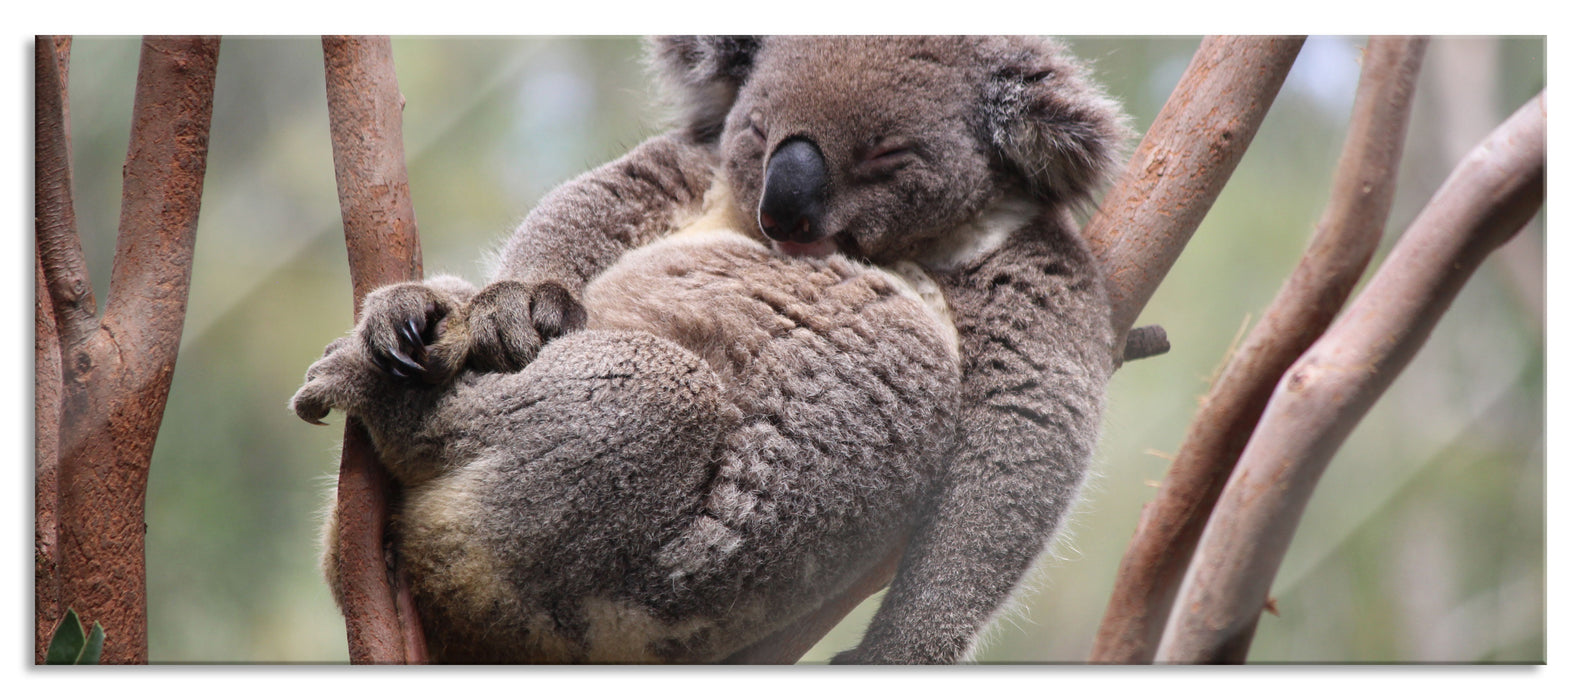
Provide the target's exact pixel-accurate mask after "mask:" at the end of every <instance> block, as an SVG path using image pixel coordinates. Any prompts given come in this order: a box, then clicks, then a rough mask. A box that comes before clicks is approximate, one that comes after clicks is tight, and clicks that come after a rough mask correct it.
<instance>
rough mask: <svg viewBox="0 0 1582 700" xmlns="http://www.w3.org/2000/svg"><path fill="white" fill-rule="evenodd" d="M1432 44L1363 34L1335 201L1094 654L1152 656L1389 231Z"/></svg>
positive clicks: (1182, 458)
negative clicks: (1289, 400) (1223, 495)
mask: <svg viewBox="0 0 1582 700" xmlns="http://www.w3.org/2000/svg"><path fill="white" fill-rule="evenodd" d="M1426 44H1427V41H1426V40H1425V39H1422V38H1409V37H1389V38H1376V39H1373V40H1372V41H1370V42H1369V43H1368V49H1367V52H1366V54H1365V57H1364V63H1363V68H1362V76H1361V80H1360V83H1359V85H1358V89H1357V99H1356V101H1355V103H1354V105H1353V108H1352V119H1351V129H1350V131H1349V133H1348V134H1347V137H1346V143H1345V146H1344V147H1343V149H1342V153H1341V157H1340V162H1339V164H1338V165H1337V167H1336V174H1335V182H1334V186H1333V188H1332V190H1331V194H1330V202H1329V207H1328V208H1327V209H1326V210H1325V212H1324V214H1323V216H1322V218H1321V219H1320V221H1319V225H1318V230H1317V233H1316V234H1315V235H1314V238H1313V241H1312V243H1311V245H1310V246H1309V247H1308V249H1307V251H1306V253H1304V254H1303V256H1302V259H1301V261H1300V262H1299V263H1298V264H1297V268H1296V270H1295V271H1294V272H1293V273H1292V275H1291V277H1290V278H1288V279H1287V280H1286V283H1285V285H1284V286H1283V287H1282V288H1281V289H1280V292H1279V294H1278V295H1276V297H1275V300H1274V302H1273V304H1271V305H1270V308H1269V310H1268V312H1267V313H1265V315H1264V316H1263V318H1262V319H1261V320H1260V321H1259V323H1258V325H1257V326H1256V327H1254V328H1253V330H1252V333H1251V334H1250V335H1249V336H1248V338H1247V341H1246V342H1245V343H1243V344H1242V346H1241V349H1240V350H1238V351H1237V353H1236V355H1235V357H1234V358H1233V359H1232V360H1231V362H1230V364H1229V365H1228V366H1227V367H1226V369H1225V371H1224V372H1223V373H1222V374H1221V375H1220V378H1219V380H1218V381H1217V382H1216V383H1215V385H1214V388H1213V390H1212V391H1211V392H1210V393H1209V396H1208V397H1207V398H1206V399H1205V400H1204V402H1203V403H1202V405H1201V407H1200V408H1199V410H1198V413H1197V416H1196V417H1195V418H1194V419H1193V422H1192V425H1191V427H1190V428H1188V431H1187V437H1186V440H1185V441H1184V442H1183V444H1182V448H1181V450H1180V451H1179V452H1178V453H1177V455H1176V457H1175V460H1174V461H1173V462H1172V464H1171V465H1170V470H1169V471H1168V472H1167V473H1166V475H1165V479H1164V483H1163V485H1162V487H1161V489H1160V491H1159V496H1158V497H1157V498H1155V499H1154V500H1153V501H1152V502H1151V503H1149V504H1148V505H1147V506H1146V507H1145V508H1144V510H1143V515H1142V520H1141V522H1140V523H1139V524H1138V526H1137V531H1136V532H1135V533H1134V534H1133V535H1132V540H1131V544H1130V545H1129V547H1128V549H1127V552H1126V554H1125V556H1124V557H1123V558H1122V560H1121V567H1120V573H1119V575H1118V576H1117V580H1116V583H1115V591H1114V594H1113V595H1112V596H1111V598H1110V603H1109V607H1108V609H1107V610H1106V611H1105V615H1104V620H1103V621H1102V622H1101V623H1100V625H1099V632H1098V635H1097V638H1096V640H1095V641H1094V646H1093V654H1092V656H1091V657H1090V660H1091V661H1093V662H1095V663H1130V664H1139V663H1149V662H1151V661H1152V660H1153V657H1154V651H1155V649H1156V648H1157V647H1158V643H1159V637H1160V635H1161V634H1162V633H1163V632H1164V624H1165V621H1166V619H1168V616H1169V613H1170V607H1171V604H1172V603H1173V602H1174V600H1175V594H1176V591H1177V589H1178V588H1179V585H1180V582H1181V576H1182V575H1183V574H1184V573H1185V571H1186V567H1187V563H1188V562H1189V561H1190V560H1191V556H1192V551H1193V549H1194V548H1195V547H1196V545H1197V540H1198V536H1199V535H1200V534H1201V533H1202V531H1203V525H1204V523H1205V522H1207V520H1208V516H1209V512H1210V511H1211V510H1212V509H1213V507H1214V501H1215V499H1217V498H1218V497H1219V493H1220V490H1221V489H1222V488H1223V486H1224V484H1225V480H1226V479H1228V478H1229V476H1230V471H1231V468H1232V467H1233V466H1235V464H1236V459H1237V457H1239V456H1240V454H1241V450H1242V448H1243V447H1244V446H1245V445H1246V444H1247V438H1248V436H1249V435H1251V434H1252V430H1253V427H1254V426H1255V425H1257V422H1258V417H1259V415H1261V414H1262V413H1263V408H1264V405H1265V404H1266V403H1267V402H1268V399H1269V395H1270V394H1272V393H1273V392H1274V388H1275V385H1276V383H1278V381H1279V378H1280V375H1281V374H1282V373H1283V372H1285V370H1286V368H1287V367H1289V366H1290V365H1291V363H1292V362H1294V361H1295V360H1296V358H1297V357H1298V356H1299V355H1300V354H1301V353H1302V351H1304V350H1306V349H1307V347H1308V346H1309V345H1310V344H1312V342H1313V341H1314V339H1316V338H1317V337H1318V336H1319V334H1321V333H1323V332H1324V329H1325V328H1327V327H1328V326H1329V323H1330V321H1331V320H1332V319H1333V318H1334V316H1335V314H1336V313H1338V312H1339V311H1340V307H1341V305H1342V304H1344V302H1345V300H1346V297H1347V295H1348V294H1349V293H1350V292H1351V288H1352V286H1353V285H1355V284H1356V282H1357V280H1358V279H1359V278H1360V277H1361V276H1362V273H1363V270H1364V269H1365V268H1366V267H1367V265H1368V261H1369V260H1370V259H1371V258H1372V256H1373V251H1374V249H1375V248H1376V247H1377V246H1378V243H1379V239H1380V237H1381V236H1382V235H1383V232H1384V225H1385V221H1386V220H1387V219H1388V217H1389V213H1390V205H1391V203H1392V201H1393V200H1394V192H1395V176H1396V170H1397V166H1398V164H1399V162H1400V157H1401V149H1402V145H1403V144H1404V143H1405V136H1406V123H1407V117H1408V116H1409V114H1410V111H1411V102H1412V95H1413V92H1414V88H1415V85H1416V79H1417V75H1418V72H1419V70H1420V68H1421V66H1422V57H1423V50H1424V48H1425V46H1426Z"/></svg>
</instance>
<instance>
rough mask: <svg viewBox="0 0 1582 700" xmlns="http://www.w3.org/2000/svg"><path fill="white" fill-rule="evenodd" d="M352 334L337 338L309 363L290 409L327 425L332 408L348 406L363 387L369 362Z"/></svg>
mask: <svg viewBox="0 0 1582 700" xmlns="http://www.w3.org/2000/svg"><path fill="white" fill-rule="evenodd" d="M359 355H360V353H359V352H358V351H357V346H356V345H354V344H353V343H352V339H351V338H337V339H335V340H334V341H332V342H331V343H330V344H329V346H328V347H326V348H324V357H322V358H320V359H319V361H318V362H315V363H313V364H312V365H311V366H309V367H308V373H307V377H306V378H304V379H303V381H302V387H301V388H299V389H297V393H296V394H294V395H293V396H292V397H291V410H292V411H294V412H296V414H297V417H298V418H301V419H302V420H304V421H307V422H309V423H312V424H314V425H324V424H325V423H324V417H325V416H327V415H329V413H330V411H331V410H333V409H341V410H343V411H344V410H347V409H349V408H351V402H352V400H353V399H355V397H356V396H357V395H358V394H359V393H361V392H362V391H363V385H364V384H365V383H366V382H365V380H364V379H365V378H364V375H366V374H368V366H367V365H366V363H364V362H363V361H362V358H361V357H360V356H359Z"/></svg>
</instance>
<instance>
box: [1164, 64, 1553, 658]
mask: <svg viewBox="0 0 1582 700" xmlns="http://www.w3.org/2000/svg"><path fill="white" fill-rule="evenodd" d="M1546 123H1547V117H1546V108H1545V97H1544V94H1542V93H1540V94H1539V95H1538V96H1537V97H1535V98H1533V100H1532V101H1530V102H1528V103H1527V104H1526V105H1525V106H1523V107H1522V108H1521V109H1520V110H1518V111H1517V112H1516V113H1515V114H1514V115H1512V116H1511V117H1510V118H1509V119H1508V120H1506V122H1505V123H1504V124H1502V125H1501V126H1500V127H1499V128H1498V129H1496V130H1495V131H1494V132H1493V133H1492V134H1491V135H1490V136H1489V137H1488V138H1487V139H1485V140H1484V141H1483V142H1482V143H1481V144H1479V145H1478V146H1477V147H1476V148H1474V149H1473V151H1472V153H1470V154H1469V155H1467V156H1466V157H1465V158H1464V159H1462V161H1461V163H1460V164H1459V165H1457V166H1456V169H1455V170H1454V171H1453V172H1452V173H1451V174H1450V177H1449V178H1448V179H1447V180H1446V182H1445V183H1444V185H1442V186H1441V187H1440V188H1439V191H1438V192H1437V193H1436V194H1435V195H1434V197H1433V199H1431V200H1430V201H1429V202H1428V204H1427V206H1425V207H1424V209H1423V211H1422V213H1421V214H1419V215H1418V217H1417V219H1416V220H1414V221H1413V222H1412V224H1411V226H1409V227H1408V228H1407V230H1406V233H1405V234H1404V235H1403V236H1402V237H1401V240H1400V242H1399V243H1398V244H1397V245H1396V246H1395V249H1394V250H1393V251H1391V253H1390V255H1389V257H1388V258H1387V259H1386V260H1385V262H1384V264H1383V265H1382V266H1381V267H1380V269H1379V271H1378V273H1377V274H1376V275H1375V276H1374V278H1373V279H1372V280H1371V281H1370V282H1369V283H1368V285H1367V287H1365V288H1364V289H1363V291H1362V293H1361V294H1360V295H1358V297H1357V300H1356V302H1355V303H1354V304H1353V305H1352V306H1351V308H1349V309H1347V310H1346V312H1345V313H1344V314H1343V315H1342V316H1341V317H1340V319H1339V320H1338V321H1336V323H1335V325H1334V327H1333V328H1331V329H1330V330H1329V331H1328V332H1327V333H1325V334H1324V335H1323V336H1322V337H1321V338H1319V339H1318V341H1317V342H1315V343H1314V344H1313V346H1312V347H1311V348H1310V349H1309V350H1308V351H1307V352H1306V353H1304V354H1303V355H1302V357H1301V359H1299V360H1298V361H1297V362H1296V364H1295V365H1293V366H1292V368H1291V369H1290V371H1288V372H1286V373H1285V375H1284V376H1283V377H1282V379H1281V382H1280V385H1279V388H1278V389H1277V390H1276V391H1275V394H1274V396H1273V398H1272V399H1271V401H1270V403H1269V407H1268V409H1267V410H1266V411H1265V413H1264V416H1263V419H1262V421H1261V422H1260V423H1259V425H1258V427H1257V429H1256V430H1255V431H1254V432H1253V434H1252V437H1251V439H1250V441H1249V442H1248V444H1247V448H1246V451H1245V453H1244V454H1243V455H1242V457H1241V460H1240V462H1239V463H1238V464H1237V466H1236V469H1235V471H1234V473H1233V474H1232V476H1231V479H1230V482H1229V483H1228V484H1227V485H1226V487H1225V492H1224V494H1223V495H1222V496H1221V497H1220V499H1219V503H1218V504H1217V505H1216V506H1215V508H1214V513H1213V515H1212V516H1210V518H1209V521H1208V525H1207V527H1206V528H1205V529H1204V532H1203V539H1202V542H1201V543H1200V544H1199V546H1198V551H1197V554H1196V555H1195V556H1194V557H1193V559H1192V563H1191V566H1190V567H1189V568H1188V570H1187V574H1186V578H1185V581H1184V582H1183V588H1182V591H1181V595H1180V598H1179V601H1178V604H1177V605H1176V607H1175V610H1174V611H1173V613H1172V614H1171V617H1170V620H1169V623H1168V624H1167V625H1166V627H1165V633H1164V638H1163V641H1162V642H1161V645H1160V650H1159V654H1158V660H1160V661H1164V662H1170V663H1202V662H1239V661H1243V660H1245V658H1246V654H1247V647H1248V645H1249V644H1250V642H1251V639H1252V632H1253V630H1254V629H1256V626H1257V623H1258V616H1259V612H1260V611H1261V610H1262V609H1263V607H1264V602H1265V600H1266V597H1267V595H1268V592H1269V587H1270V584H1271V583H1272V582H1273V580H1274V575H1275V573H1276V571H1277V570H1278V569H1279V565H1280V561H1281V560H1282V559H1283V558H1284V556H1285V551H1286V549H1287V548H1288V547H1289V545H1290V542H1291V537H1292V535H1293V534H1294V533H1295V531H1296V525H1297V522H1298V520H1299V519H1300V518H1301V514H1302V511H1303V510H1304V509H1305V507H1306V505H1307V501H1308V498H1309V497H1310V496H1311V495H1312V492H1313V487H1314V486H1315V484H1316V483H1317V481H1318V478H1319V476H1320V475H1321V474H1322V473H1323V470H1324V468H1325V466H1327V465H1328V463H1329V460H1330V459H1331V458H1332V457H1333V456H1334V454H1335V451H1336V450H1337V449H1339V447H1340V444H1341V442H1342V441H1344V440H1345V438H1346V436H1347V435H1349V434H1350V432H1351V430H1352V428H1354V427H1355V426H1356V424H1357V422H1358V421H1359V420H1361V418H1362V416H1363V414H1364V413H1366V411H1367V410H1368V408H1369V407H1371V406H1372V405H1373V403H1374V401H1376V400H1377V399H1378V397H1379V396H1380V395H1381V394H1383V393H1384V390H1385V389H1386V388H1387V387H1388V386H1389V384H1390V382H1392V381H1393V380H1394V379H1395V377H1396V376H1398V375H1399V374H1400V372H1401V370H1402V369H1403V368H1404V367H1405V366H1406V364H1407V362H1408V361H1410V360H1411V358H1412V356H1413V355H1414V354H1416V352H1417V350H1418V348H1420V347H1422V344H1423V343H1424V342H1425V341H1426V340H1427V338H1428V334H1429V332H1430V331H1432V330H1433V327H1434V324H1435V323H1436V322H1437V321H1438V319H1439V317H1440V316H1441V315H1442V314H1443V313H1444V311H1445V309H1446V308H1448V307H1449V305H1450V302H1451V301H1452V300H1453V299H1454V297H1455V295H1456V293H1457V292H1458V291H1459V290H1460V289H1461V287H1462V285H1463V284H1464V283H1465V282H1466V280H1467V278H1468V277H1470V276H1471V275H1472V272H1473V271H1474V270H1475V269H1476V268H1477V266H1478V264H1479V263H1480V262H1482V260H1483V259H1484V258H1485V257H1486V256H1487V255H1488V254H1489V253H1490V252H1492V251H1493V250H1494V249H1495V248H1497V247H1498V246H1500V245H1501V244H1503V243H1504V242H1505V241H1507V240H1509V239H1510V237H1511V236H1513V235H1514V234H1515V233H1516V232H1517V231H1518V230H1520V229H1521V227H1522V225H1524V224H1525V223H1526V222H1527V220H1528V219H1530V218H1531V217H1532V216H1533V214H1534V213H1535V212H1536V211H1537V210H1538V207H1539V206H1540V205H1541V204H1542V203H1543V196H1544V169H1545V154H1544V147H1545V141H1546V139H1545V127H1546Z"/></svg>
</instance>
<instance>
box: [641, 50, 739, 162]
mask: <svg viewBox="0 0 1582 700" xmlns="http://www.w3.org/2000/svg"><path fill="white" fill-rule="evenodd" d="M759 44H760V40H759V37H754V36H662V37H653V38H650V39H649V40H648V61H649V66H650V67H651V69H652V70H653V71H654V72H655V73H656V74H657V75H658V78H659V81H660V84H661V85H663V86H664V88H665V91H666V92H667V93H669V97H670V99H671V101H673V102H675V103H676V104H677V106H679V107H680V108H681V110H682V113H683V119H685V122H684V123H685V125H686V128H687V130H688V131H690V132H691V133H692V136H693V137H694V138H696V139H697V140H699V141H713V140H714V139H716V138H719V135H720V131H722V130H723V129H724V127H725V115H726V114H727V113H729V112H730V111H731V105H733V104H735V102H736V93H737V91H738V90H740V89H741V86H742V83H743V82H745V81H746V80H747V74H748V73H750V72H752V67H753V58H754V57H755V56H756V55H757V53H758V46H759Z"/></svg>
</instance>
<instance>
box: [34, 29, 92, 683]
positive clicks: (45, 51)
mask: <svg viewBox="0 0 1582 700" xmlns="http://www.w3.org/2000/svg"><path fill="white" fill-rule="evenodd" d="M70 57H71V38H70V37H42V36H41V37H37V38H36V39H35V40H34V52H33V84H34V91H35V94H36V98H35V99H34V101H33V117H34V119H33V130H34V131H33V141H34V143H35V144H37V146H36V149H35V154H34V161H33V168H34V178H33V195H34V212H35V213H34V220H33V227H34V230H35V232H36V233H35V236H34V238H35V240H36V241H42V240H44V239H48V240H51V241H65V242H72V243H74V244H75V243H76V241H77V240H78V237H77V217H76V213H75V210H74V209H73V207H72V201H71V133H70V131H69V130H68V129H67V125H68V124H69V123H70V121H71V120H70V117H69V114H70V109H69V103H68V100H67V92H66V74H67V67H68V65H69V63H70ZM46 229H48V230H50V232H49V233H47V234H41V233H38V232H43V231H45V230H46ZM73 252H75V254H76V255H75V261H76V264H79V265H80V264H81V259H82V255H81V250H80V249H78V248H77V247H76V246H75V245H73V246H67V247H66V249H65V255H66V256H67V257H66V260H72V259H73V258H71V257H70V256H71V254H72V253H73ZM56 258H57V259H58V260H59V259H60V258H61V255H56ZM62 264H70V263H68V262H66V261H62ZM33 295H34V296H33V377H34V381H33V423H34V428H35V429H34V433H33V464H34V473H33V481H34V487H33V489H34V490H33V494H34V500H33V513H34V518H33V610H34V616H33V622H34V627H33V658H34V663H43V661H44V653H45V651H46V649H47V648H48V646H49V635H50V632H51V631H52V625H53V624H54V621H56V620H59V619H61V617H63V616H64V615H65V611H64V610H63V609H62V608H61V606H60V576H59V573H60V572H59V563H60V562H59V557H60V555H59V550H58V541H59V540H58V535H59V531H58V529H57V528H58V526H57V521H56V513H55V510H56V507H57V506H58V505H59V503H60V492H59V489H58V482H57V479H56V473H57V469H58V465H59V462H60V456H59V452H58V450H59V448H60V439H59V438H60V403H61V392H62V390H63V387H62V386H61V368H60V334H59V329H58V328H57V326H56V324H55V307H54V303H53V301H52V295H51V294H50V292H49V286H48V284H47V283H46V281H45V275H44V257H43V249H42V246H41V245H40V244H38V243H35V248H34V253H33Z"/></svg>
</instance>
